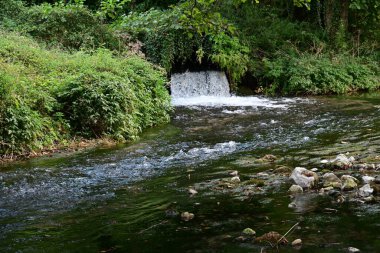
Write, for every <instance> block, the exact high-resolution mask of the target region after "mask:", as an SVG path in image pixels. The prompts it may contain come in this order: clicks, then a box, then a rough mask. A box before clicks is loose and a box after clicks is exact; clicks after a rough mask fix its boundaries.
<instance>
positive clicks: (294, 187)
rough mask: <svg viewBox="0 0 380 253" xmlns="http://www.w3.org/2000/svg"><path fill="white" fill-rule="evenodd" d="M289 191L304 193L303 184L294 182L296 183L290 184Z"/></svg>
mask: <svg viewBox="0 0 380 253" xmlns="http://www.w3.org/2000/svg"><path fill="white" fill-rule="evenodd" d="M289 192H290V193H302V192H303V189H302V187H301V186H299V185H296V184H294V185H292V186H290V188H289Z"/></svg>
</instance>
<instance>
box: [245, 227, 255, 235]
mask: <svg viewBox="0 0 380 253" xmlns="http://www.w3.org/2000/svg"><path fill="white" fill-rule="evenodd" d="M243 234H244V235H249V236H254V235H256V231H255V230H253V229H252V228H246V229H244V230H243Z"/></svg>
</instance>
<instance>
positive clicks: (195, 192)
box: [188, 188, 198, 195]
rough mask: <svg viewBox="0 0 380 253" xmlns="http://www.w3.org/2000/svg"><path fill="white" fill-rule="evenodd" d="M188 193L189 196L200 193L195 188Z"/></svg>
mask: <svg viewBox="0 0 380 253" xmlns="http://www.w3.org/2000/svg"><path fill="white" fill-rule="evenodd" d="M188 192H189V194H191V195H195V194H197V193H198V192H197V191H196V190H195V189H193V188H189V190H188Z"/></svg>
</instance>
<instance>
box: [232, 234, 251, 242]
mask: <svg viewBox="0 0 380 253" xmlns="http://www.w3.org/2000/svg"><path fill="white" fill-rule="evenodd" d="M249 240H251V238H249V237H246V236H242V235H241V236H238V237H236V238H235V241H237V242H246V241H249Z"/></svg>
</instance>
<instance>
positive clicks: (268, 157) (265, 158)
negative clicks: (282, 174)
mask: <svg viewBox="0 0 380 253" xmlns="http://www.w3.org/2000/svg"><path fill="white" fill-rule="evenodd" d="M276 160H277V157H276V156H274V155H270V154H268V155H265V156H263V157H261V158H259V159H258V161H260V162H271V163H272V162H274V161H276Z"/></svg>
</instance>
